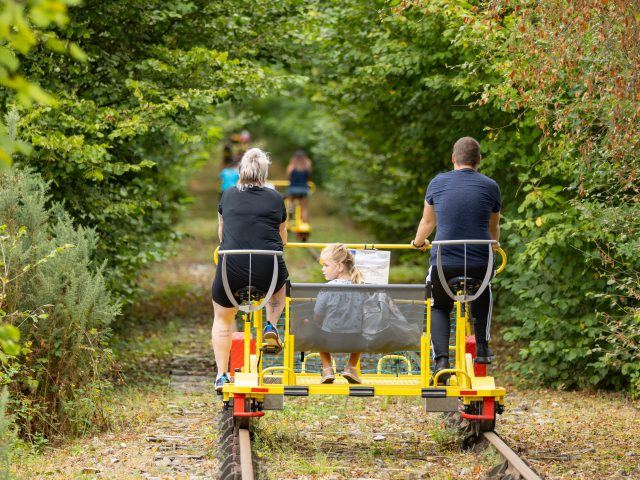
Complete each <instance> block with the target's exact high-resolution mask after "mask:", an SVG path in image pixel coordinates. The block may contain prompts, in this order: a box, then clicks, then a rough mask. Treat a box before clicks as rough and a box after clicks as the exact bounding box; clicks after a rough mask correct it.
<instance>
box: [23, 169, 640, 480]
mask: <svg viewBox="0 0 640 480" xmlns="http://www.w3.org/2000/svg"><path fill="white" fill-rule="evenodd" d="M215 178H216V174H215V167H214V166H211V165H209V166H208V167H207V168H206V169H205V170H203V171H202V173H201V174H200V175H199V176H198V177H197V178H195V179H194V180H193V181H192V182H191V191H192V194H193V197H194V204H193V206H192V208H191V209H190V212H189V215H188V216H187V218H186V220H185V221H184V222H183V223H182V224H181V226H180V230H181V231H183V232H184V233H187V234H188V235H189V236H190V237H189V238H187V239H185V240H183V241H181V242H180V244H179V245H178V247H177V248H176V255H175V256H174V257H172V258H170V259H169V260H167V261H164V262H162V263H160V264H158V265H156V266H154V267H153V268H152V269H151V271H150V275H149V278H150V279H152V280H153V281H151V280H147V282H146V289H147V290H148V291H149V298H148V299H147V300H146V301H145V302H144V303H143V304H141V305H139V306H138V307H137V308H135V309H132V311H131V312H130V315H131V316H132V317H135V318H136V320H135V322H134V325H138V327H134V326H132V327H131V331H130V332H129V331H127V330H126V329H125V330H124V331H123V332H121V336H123V338H127V339H128V346H127V348H128V349H130V350H131V352H137V353H135V354H131V355H133V356H134V357H135V359H136V361H137V362H138V363H139V365H138V368H141V369H142V370H148V371H152V370H153V371H155V372H156V373H155V374H154V375H155V376H154V377H153V380H152V381H151V383H150V384H148V383H146V381H144V382H140V383H138V382H137V381H131V380H129V385H128V386H127V387H120V388H118V389H116V390H115V391H114V392H113V394H112V395H109V396H108V398H106V401H107V402H108V410H109V412H110V415H111V416H112V417H113V419H112V426H113V428H112V431H110V432H109V433H104V434H101V435H97V436H95V437H93V438H88V439H87V438H85V439H79V440H76V441H72V442H62V443H57V444H53V445H50V446H47V447H45V448H44V453H36V454H32V455H25V456H23V458H21V459H20V461H19V462H18V464H15V465H13V466H12V469H13V470H12V471H13V473H14V475H15V477H16V478H23V479H55V480H58V479H70V478H80V479H89V478H109V479H147V480H148V479H193V480H196V479H205V478H215V470H216V461H215V460H214V458H215V446H216V435H217V425H216V423H215V418H216V412H217V409H218V408H219V407H220V402H219V399H218V398H217V397H216V396H215V395H214V394H213V392H212V385H211V382H212V379H213V363H212V354H211V351H210V347H209V336H210V330H209V329H210V322H211V305H210V303H209V288H210V282H211V279H212V277H213V267H212V264H211V254H212V249H213V245H214V243H215V242H214V238H215V232H216V224H215V206H216V205H217V194H216V193H215V192H214V189H213V186H214V185H215ZM313 200H314V202H313V203H312V209H311V219H312V226H313V227H314V232H313V236H312V240H313V241H336V240H344V241H350V242H365V241H366V242H371V241H374V240H378V239H372V238H370V236H367V235H365V234H364V233H363V232H362V231H361V230H359V229H357V228H356V227H354V226H353V225H351V224H350V223H349V222H348V221H346V220H344V219H342V218H340V217H339V215H338V214H339V212H340V209H339V208H338V207H337V206H336V205H334V204H333V203H332V202H331V201H330V200H328V199H326V198H323V197H322V195H318V196H317V197H315V198H314V199H313ZM287 265H288V268H289V270H290V273H291V275H292V277H293V278H295V279H296V281H301V282H304V281H314V282H321V281H322V277H321V273H320V269H319V267H318V265H317V262H314V261H313V260H312V259H311V258H310V256H309V255H307V254H306V253H305V252H302V251H290V252H287ZM418 270H420V268H418ZM418 273H420V274H421V272H418ZM413 274H415V272H410V271H409V272H407V271H405V272H404V273H403V275H413ZM138 328H140V329H141V330H138ZM498 353H501V352H498ZM500 358H501V362H504V363H506V358H505V357H504V356H503V357H500ZM501 362H500V363H501ZM500 363H498V364H497V365H495V366H494V370H493V373H494V375H495V376H496V377H497V378H498V379H500V380H502V381H500V383H501V384H504V379H505V378H507V376H506V375H505V372H504V371H503V370H502V368H501V364H500ZM506 387H507V391H508V397H507V402H508V403H507V410H506V412H505V414H504V415H503V416H502V418H501V419H500V420H499V422H498V427H497V429H498V431H499V433H500V434H501V435H502V436H503V437H504V438H505V439H506V440H507V442H508V443H510V444H511V445H512V446H514V447H516V448H517V449H518V450H520V451H522V452H524V453H526V456H527V458H528V459H529V460H530V461H531V463H532V465H534V466H535V468H537V469H538V470H539V471H540V472H541V473H542V474H543V476H544V477H545V478H553V479H567V480H568V479H607V478H608V479H618V478H620V479H622V478H640V468H639V467H638V464H639V463H640V414H639V413H638V402H632V401H629V400H627V399H625V398H624V397H623V396H622V395H616V394H602V393H598V394H591V393H585V392H558V391H551V390H521V389H516V388H515V387H514V385H512V384H509V383H507V385H506ZM257 426H258V428H257V436H256V437H257V443H256V446H257V449H258V454H259V457H260V461H261V463H262V464H263V465H264V466H265V469H266V471H267V472H268V473H269V478H272V479H333V480H338V479H340V480H342V479H354V478H366V479H411V478H414V479H418V478H435V479H439V478H442V479H455V478H461V479H462V478H464V479H479V478H481V476H482V474H483V472H486V471H487V470H488V469H489V468H490V467H492V466H493V465H495V464H497V463H498V462H499V459H498V457H497V455H496V454H495V453H493V452H492V451H491V450H488V451H485V452H479V453H469V452H461V451H460V450H459V448H458V439H457V437H456V435H455V433H453V432H451V431H449V430H447V429H446V428H445V424H444V421H443V420H442V418H441V416H439V415H436V414H430V415H427V414H425V413H424V411H423V409H422V407H421V404H420V400H419V399H412V398H372V399H359V398H349V397H347V398H343V397H334V398H331V397H326V398H325V397H323V398H312V397H310V398H296V399H288V400H287V402H286V405H285V410H284V411H282V412H268V414H267V416H265V417H264V418H263V419H261V420H260V422H258V424H257Z"/></svg>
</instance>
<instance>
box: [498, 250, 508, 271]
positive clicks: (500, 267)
mask: <svg viewBox="0 0 640 480" xmlns="http://www.w3.org/2000/svg"><path fill="white" fill-rule="evenodd" d="M496 252H498V253H499V254H500V256H501V257H502V263H501V264H500V266H499V267H498V269H497V270H496V275H497V274H498V273H502V271H503V270H504V269H505V268H506V266H507V253H506V252H505V251H504V250H503V249H502V248H498V249H497V250H496Z"/></svg>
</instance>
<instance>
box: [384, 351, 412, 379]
mask: <svg viewBox="0 0 640 480" xmlns="http://www.w3.org/2000/svg"><path fill="white" fill-rule="evenodd" d="M394 359H397V360H402V361H404V363H405V365H406V366H407V374H409V375H411V362H410V361H409V359H408V358H407V357H405V356H404V355H385V356H383V357H382V358H381V359H380V360H378V369H377V371H378V375H380V374H382V365H384V362H385V360H394Z"/></svg>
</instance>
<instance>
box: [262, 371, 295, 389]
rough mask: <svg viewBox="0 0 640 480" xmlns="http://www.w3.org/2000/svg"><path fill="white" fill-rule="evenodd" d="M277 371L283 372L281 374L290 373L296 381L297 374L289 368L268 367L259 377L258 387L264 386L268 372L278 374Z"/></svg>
mask: <svg viewBox="0 0 640 480" xmlns="http://www.w3.org/2000/svg"><path fill="white" fill-rule="evenodd" d="M277 371H281V372H289V373H291V374H292V375H293V378H294V380H295V378H296V372H295V371H294V370H293V369H292V368H289V367H284V366H282V367H280V366H274V367H267V368H265V369H264V370H262V372H260V376H259V377H258V385H260V386H263V385H264V383H263V382H264V375H265V373H267V372H277Z"/></svg>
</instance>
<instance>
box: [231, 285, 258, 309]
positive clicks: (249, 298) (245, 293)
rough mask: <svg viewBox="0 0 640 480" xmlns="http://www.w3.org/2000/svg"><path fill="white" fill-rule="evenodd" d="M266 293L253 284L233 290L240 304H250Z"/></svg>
mask: <svg viewBox="0 0 640 480" xmlns="http://www.w3.org/2000/svg"><path fill="white" fill-rule="evenodd" d="M265 295H266V294H265V293H264V292H263V291H262V290H259V289H257V288H256V287H252V286H251V285H249V286H247V287H244V288H241V289H239V290H236V291H235V292H233V296H234V297H235V298H236V300H238V303H240V304H249V303H251V302H258V301H260V300H262V299H263V298H264V297H265Z"/></svg>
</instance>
